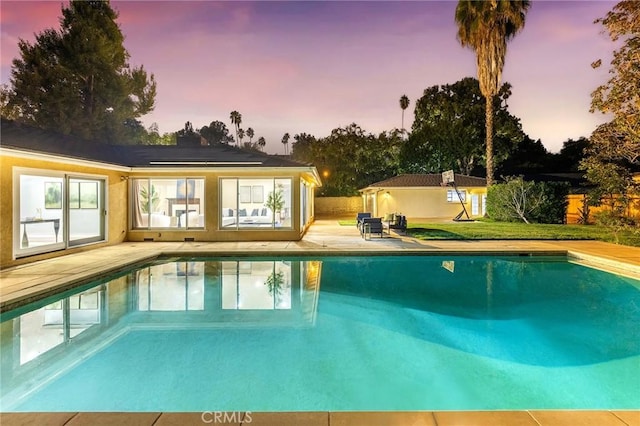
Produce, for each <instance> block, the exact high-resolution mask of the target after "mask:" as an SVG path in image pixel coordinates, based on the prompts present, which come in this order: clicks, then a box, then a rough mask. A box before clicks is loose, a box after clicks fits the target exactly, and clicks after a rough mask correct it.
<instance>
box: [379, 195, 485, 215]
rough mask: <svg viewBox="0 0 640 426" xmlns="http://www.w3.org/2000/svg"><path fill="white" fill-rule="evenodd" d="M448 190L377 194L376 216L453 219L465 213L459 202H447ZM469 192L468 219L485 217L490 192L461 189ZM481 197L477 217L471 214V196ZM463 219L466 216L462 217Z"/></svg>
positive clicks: (466, 205) (467, 198) (466, 206)
mask: <svg viewBox="0 0 640 426" xmlns="http://www.w3.org/2000/svg"><path fill="white" fill-rule="evenodd" d="M448 189H453V188H451V187H449V188H445V187H443V188H438V187H434V188H387V189H382V190H381V191H379V192H378V193H377V196H376V197H375V199H376V210H377V211H375V212H373V213H374V214H375V215H376V216H380V217H382V216H384V215H385V214H387V213H400V214H403V215H405V216H407V217H408V218H409V219H411V218H443V219H444V218H447V219H453V218H454V217H455V216H457V215H458V213H460V212H461V211H462V206H461V205H460V202H459V201H456V202H447V190H448ZM458 189H459V190H463V189H464V190H466V191H467V197H466V202H465V203H464V206H465V208H466V209H467V212H468V213H469V216H471V217H480V216H482V212H483V207H482V201H483V195H486V193H487V190H486V188H484V187H471V188H464V187H460V188H458ZM472 195H478V202H479V205H478V214H476V215H472V212H471V196H472ZM463 217H464V216H463Z"/></svg>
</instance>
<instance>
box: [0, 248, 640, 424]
mask: <svg viewBox="0 0 640 426" xmlns="http://www.w3.org/2000/svg"><path fill="white" fill-rule="evenodd" d="M0 331H1V334H0V337H1V339H2V340H1V341H0V343H1V346H0V355H1V362H2V364H1V368H2V375H1V377H0V392H1V394H0V410H1V411H5V412H6V411H346V410H349V411H358V410H371V411H385V410H503V409H505V410H521V409H638V408H640V392H638V386H639V383H640V282H639V281H637V280H634V279H632V278H627V277H622V276H618V275H613V274H609V273H606V272H602V271H599V270H595V269H591V268H588V267H585V266H582V265H579V264H575V263H571V262H568V261H567V259H565V258H552V257H536V256H534V257H518V256H511V257H479V256H448V257H435V256H368V257H358V256H352V257H323V258H321V257H317V258H304V257H290V258H239V259H232V258H217V259H214V258H194V259H164V260H160V261H157V262H154V263H152V264H149V265H146V266H145V267H143V268H140V269H138V270H135V271H130V272H127V273H125V274H121V275H119V276H117V277H113V279H109V280H102V281H100V282H96V283H92V284H91V285H87V286H84V287H83V288H81V289H79V290H77V291H76V293H75V294H73V293H72V292H70V293H66V294H62V295H61V297H59V298H58V300H53V299H49V300H45V301H41V302H39V303H38V304H35V305H32V306H29V307H26V308H23V309H21V310H19V311H15V312H9V313H6V314H3V315H2V323H1V330H0Z"/></svg>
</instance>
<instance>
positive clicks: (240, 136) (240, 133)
mask: <svg viewBox="0 0 640 426" xmlns="http://www.w3.org/2000/svg"><path fill="white" fill-rule="evenodd" d="M242 138H244V130H243V129H238V141H239V142H240V145H242Z"/></svg>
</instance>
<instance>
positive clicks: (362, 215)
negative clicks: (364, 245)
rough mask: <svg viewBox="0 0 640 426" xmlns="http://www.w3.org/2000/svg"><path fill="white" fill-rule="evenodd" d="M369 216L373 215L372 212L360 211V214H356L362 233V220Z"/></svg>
mask: <svg viewBox="0 0 640 426" xmlns="http://www.w3.org/2000/svg"><path fill="white" fill-rule="evenodd" d="M367 217H371V213H369V212H362V213H358V215H357V216H356V226H357V227H358V230H359V231H360V233H361V234H362V220H363V219H365V218H367Z"/></svg>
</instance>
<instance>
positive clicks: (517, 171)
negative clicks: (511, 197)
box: [497, 136, 557, 176]
mask: <svg viewBox="0 0 640 426" xmlns="http://www.w3.org/2000/svg"><path fill="white" fill-rule="evenodd" d="M555 160H556V157H554V155H553V154H551V153H549V151H547V149H546V148H545V147H544V145H543V144H542V142H541V141H540V139H538V140H535V141H534V140H533V139H531V138H530V137H529V136H525V137H524V138H522V140H521V141H520V142H519V143H518V144H517V145H516V146H515V147H514V148H513V150H512V151H511V153H510V154H509V156H508V157H507V159H506V160H505V161H504V162H502V164H500V165H499V167H498V168H497V171H498V176H517V175H530V174H537V173H544V172H547V171H557V169H554V167H555V164H556V161H555Z"/></svg>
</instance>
